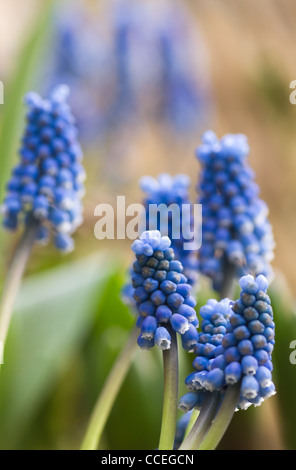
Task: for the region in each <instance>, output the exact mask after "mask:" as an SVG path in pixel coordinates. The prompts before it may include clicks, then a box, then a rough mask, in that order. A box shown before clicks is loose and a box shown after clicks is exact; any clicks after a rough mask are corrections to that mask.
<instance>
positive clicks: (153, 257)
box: [132, 230, 198, 351]
mask: <svg viewBox="0 0 296 470" xmlns="http://www.w3.org/2000/svg"><path fill="white" fill-rule="evenodd" d="M170 245H171V241H170V239H169V238H168V237H162V236H161V234H160V232H159V231H157V230H151V231H145V232H143V233H142V235H141V237H140V239H139V240H135V241H134V242H133V244H132V250H133V251H134V253H135V254H136V258H137V259H136V261H135V262H134V264H133V271H134V273H133V275H132V283H133V287H134V289H135V290H134V298H135V300H136V306H137V310H138V313H139V316H138V320H137V326H138V327H139V328H140V329H141V333H140V335H139V338H138V344H139V346H140V348H141V349H150V348H152V347H153V346H154V345H155V344H156V345H157V346H158V347H159V348H160V349H162V350H165V349H169V348H170V345H171V335H170V332H169V329H168V328H167V326H168V325H170V327H171V328H172V329H173V330H174V331H175V332H177V333H179V334H180V335H181V338H182V345H183V348H184V349H186V350H187V351H192V350H193V348H194V345H195V344H196V343H197V340H198V333H197V330H196V327H197V326H198V320H197V316H196V312H195V310H194V307H195V305H196V302H195V299H194V298H193V297H192V296H191V285H190V284H188V282H187V278H186V277H185V276H184V274H182V271H183V266H182V264H181V262H180V261H177V260H175V259H174V250H173V249H172V248H171V247H170Z"/></svg>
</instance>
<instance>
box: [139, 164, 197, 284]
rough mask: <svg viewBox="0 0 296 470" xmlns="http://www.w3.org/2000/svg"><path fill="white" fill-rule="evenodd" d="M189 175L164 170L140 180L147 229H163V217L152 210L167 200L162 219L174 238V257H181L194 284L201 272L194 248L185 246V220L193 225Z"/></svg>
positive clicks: (185, 270)
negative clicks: (155, 176)
mask: <svg viewBox="0 0 296 470" xmlns="http://www.w3.org/2000/svg"><path fill="white" fill-rule="evenodd" d="M189 186H190V178H189V177H188V176H187V175H183V174H179V175H176V176H174V177H173V176H171V175H169V174H167V173H162V174H160V175H158V176H157V178H152V177H151V176H144V177H143V178H141V180H140V187H141V189H142V191H143V192H144V194H145V199H144V204H145V209H146V222H147V223H146V228H147V230H148V229H149V230H151V229H152V230H160V232H161V233H162V234H164V233H165V232H164V230H162V228H161V218H160V217H159V215H158V216H157V214H156V213H153V211H149V207H152V205H157V206H160V205H161V204H164V205H165V206H166V207H167V208H170V210H169V211H168V213H167V217H166V218H165V220H164V221H163V222H164V223H165V227H164V229H165V230H166V231H167V233H166V235H167V236H168V237H169V238H170V240H171V247H172V248H173V250H174V253H175V258H176V259H178V260H179V261H181V263H182V265H183V267H184V275H185V276H186V277H187V279H188V282H189V283H190V284H192V285H193V284H194V283H195V282H196V280H197V276H198V260H197V253H196V251H195V250H186V249H184V242H185V243H186V242H188V235H187V234H185V235H186V237H187V239H185V237H184V233H183V224H186V225H187V226H188V227H190V228H192V225H193V224H192V217H193V215H192V204H191V203H190V199H189Z"/></svg>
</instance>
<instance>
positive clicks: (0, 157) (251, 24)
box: [0, 0, 296, 449]
mask: <svg viewBox="0 0 296 470" xmlns="http://www.w3.org/2000/svg"><path fill="white" fill-rule="evenodd" d="M148 4H149V5H148ZM295 15H296V4H295V2H294V1H293V0H261V1H260V2H256V1H255V0H241V1H240V2H237V1H236V0H224V1H221V0H196V1H195V2H190V1H186V0H183V1H180V2H177V1H170V2H166V1H165V0H153V1H152V0H151V1H149V2H148V1H132V0H130V1H123V0H122V1H119V0H118V1H116V2H115V1H109V0H108V1H107V0H101V1H98V0H97V1H95V0H93V1H91V0H89V1H86V0H85V1H82V0H81V1H79V0H71V1H67V0H61V1H58V2H54V1H46V2H40V1H38V0H27V1H26V2H19V1H17V0H9V1H8V0H3V2H2V4H1V15H0V47H1V62H0V79H1V81H2V82H3V83H4V87H5V103H4V105H1V106H0V195H1V199H2V197H3V192H4V188H5V183H6V181H7V178H8V176H9V173H10V169H11V167H12V165H13V164H14V162H15V161H16V158H17V149H18V145H19V139H20V136H21V131H22V127H23V123H24V121H23V119H24V108H23V104H22V101H21V98H22V96H23V95H24V94H25V93H26V91H28V90H31V89H35V90H36V91H39V92H41V93H42V94H44V95H46V93H48V91H49V90H50V88H51V87H52V86H54V85H55V84H56V83H59V82H62V83H68V84H69V85H70V87H71V104H72V106H73V109H74V113H75V115H76V118H77V122H78V126H79V129H80V136H81V144H82V147H83V149H84V153H85V167H86V170H87V173H88V180H87V184H86V190H87V191H86V197H85V200H84V203H85V213H84V217H85V221H84V224H83V225H82V226H81V227H80V229H79V230H78V232H77V234H76V235H75V242H76V249H75V251H74V252H73V253H72V254H70V255H67V256H66V257H63V256H61V255H59V254H58V253H57V252H56V251H55V250H54V248H52V247H51V246H49V247H46V248H38V247H37V248H36V249H35V250H34V253H33V256H32V258H31V260H30V264H29V266H28V269H27V274H26V278H25V280H24V283H23V287H22V290H21V292H20V295H19V298H18V302H17V306H16V309H15V310H16V311H15V316H14V320H13V324H12V326H11V329H10V333H9V338H8V343H7V349H6V353H5V367H3V368H2V370H1V377H0V411H1V422H0V436H1V442H0V446H1V448H3V449H76V448H79V444H80V442H81V439H82V436H83V433H84V430H85V427H86V424H87V420H88V417H89V414H90V412H91V409H92V406H93V404H94V402H95V399H96V396H97V394H98V391H99V390H100V388H101V387H102V384H103V382H104V379H105V377H106V375H107V373H108V370H110V367H111V366H112V363H113V361H114V359H115V357H116V355H117V354H118V352H119V351H120V349H121V347H122V346H123V344H124V342H125V339H126V336H127V334H128V331H129V329H130V328H131V326H132V324H133V316H132V314H131V312H130V311H129V309H128V308H127V307H126V306H125V305H124V304H123V303H122V301H121V296H120V291H121V288H122V285H123V283H124V280H125V273H126V269H127V268H128V266H129V263H130V261H131V259H132V257H131V253H130V248H129V244H130V243H129V241H125V240H111V241H98V240H96V239H95V237H94V233H93V229H94V225H95V222H96V218H95V217H94V208H95V206H96V205H97V204H99V203H100V202H104V203H110V204H115V202H116V196H117V195H126V197H127V202H128V203H129V202H139V201H141V198H142V194H141V192H140V190H139V188H138V179H139V178H140V177H141V176H143V175H145V174H149V175H152V176H156V175H157V174H158V173H161V172H168V173H171V174H172V175H175V174H177V173H180V172H181V173H187V174H189V175H190V177H191V178H192V192H191V194H192V200H194V198H195V197H196V195H195V192H194V186H195V184H196V181H197V178H198V171H199V168H198V163H197V161H196V159H195V156H194V151H195V148H196V147H197V146H198V145H199V144H200V139H201V135H202V133H203V131H205V130H206V129H208V128H212V129H213V130H214V131H215V132H216V133H217V134H218V135H219V136H222V135H223V134H224V133H228V132H230V133H236V132H239V133H245V134H246V135H247V136H248V138H249V144H250V147H251V153H250V163H251V165H252V167H253V168H254V170H255V171H256V174H257V182H258V184H259V185H260V187H261V197H262V199H264V200H265V201H266V202H267V204H268V206H269V208H270V220H271V222H272V224H273V227H274V236H275V240H276V244H277V246H276V256H275V260H274V263H273V266H274V269H275V272H276V278H275V281H274V282H273V285H272V286H271V289H270V294H271V297H272V300H273V303H274V309H275V315H276V322H277V323H276V339H277V342H276V348H275V352H274V363H275V384H276V386H277V390H278V393H277V395H276V396H275V397H272V398H271V399H270V400H268V401H267V402H266V403H264V404H263V406H261V407H260V408H256V409H249V410H248V411H246V412H239V413H237V414H236V415H235V418H234V419H233V422H232V424H231V426H230V428H229V430H228V432H227V434H226V436H225V437H224V439H223V442H222V443H221V445H220V447H221V448H224V449H295V448H296V435H295V430H294V429H293V428H294V423H295V420H296V405H295V399H294V390H295V388H296V365H294V366H293V365H291V364H290V362H289V355H290V353H291V350H290V349H289V345H290V343H291V341H292V340H294V339H296V316H295V308H294V298H295V295H296V287H295V285H296V271H295V247H294V244H295V238H296V217H295V210H296V189H295V184H296V177H295V175H296V159H295V154H296V141H295V138H294V135H295V132H294V127H295V119H296V106H293V105H292V104H291V103H290V101H289V95H290V93H291V91H292V90H290V89H289V85H290V82H291V81H292V80H295V79H296V71H295V65H294V62H295V61H294V60H293V58H294V45H295V41H296V31H295V27H294V20H293V18H295ZM18 238H19V234H16V235H7V234H6V233H3V231H1V234H0V242H1V266H0V274H1V282H3V279H4V276H5V272H6V270H7V266H8V264H9V260H10V259H11V256H12V254H13V251H14V249H15V246H16V244H17V241H18ZM210 295H212V293H211V292H210V291H209V289H208V287H207V286H205V287H203V288H202V289H200V291H199V292H198V304H199V305H202V304H203V303H204V302H205V301H206V300H207V299H208V298H209V296H210ZM187 356H188V355H183V354H182V353H181V365H182V368H181V370H182V374H181V379H182V380H181V383H180V394H182V392H183V391H184V385H183V378H184V377H185V376H186V373H187V372H188V371H189V370H190V361H191V358H188V357H187ZM161 406H162V367H161V355H160V354H159V353H158V352H157V351H155V352H153V353H145V352H143V353H142V352H139V354H138V356H137V358H136V360H135V362H134V364H133V366H132V368H131V371H130V373H129V374H128V377H127V380H126V381H125V383H124V386H123V388H122V391H121V393H120V396H119V398H118V400H117V402H116V404H115V407H114V410H113V411H112V414H111V416H110V420H109V421H108V425H107V428H106V432H105V434H104V438H103V442H102V445H101V447H102V448H104V449H138V448H139V449H151V448H155V447H156V446H157V440H158V434H159V425H160V416H161ZM139 429H140V430H141V432H139Z"/></svg>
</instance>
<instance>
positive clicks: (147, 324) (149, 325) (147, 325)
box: [141, 316, 157, 340]
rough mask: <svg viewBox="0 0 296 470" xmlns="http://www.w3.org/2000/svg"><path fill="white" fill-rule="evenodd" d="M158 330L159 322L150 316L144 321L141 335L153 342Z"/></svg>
mask: <svg viewBox="0 0 296 470" xmlns="http://www.w3.org/2000/svg"><path fill="white" fill-rule="evenodd" d="M156 328H157V320H156V318H155V317H153V316H148V317H146V318H145V319H144V321H143V323H142V325H141V335H142V337H143V338H145V339H148V340H152V339H153V338H154V336H155V332H156Z"/></svg>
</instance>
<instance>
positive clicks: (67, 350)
mask: <svg viewBox="0 0 296 470" xmlns="http://www.w3.org/2000/svg"><path fill="white" fill-rule="evenodd" d="M109 258H110V257H108V260H107V259H106V257H105V256H103V255H92V256H91V257H88V258H86V259H82V260H79V261H75V262H71V263H67V264H65V265H62V266H60V267H58V268H53V269H51V270H48V271H45V272H44V273H39V274H37V275H34V276H31V277H30V278H28V279H27V280H25V282H24V284H23V288H22V289H21V292H20V295H19V298H18V302H17V306H16V311H15V315H14V317H13V322H12V325H11V329H10V332H9V335H8V339H7V347H6V351H5V357H4V362H5V363H4V365H3V366H2V369H1V378H0V388H1V415H2V416H1V434H2V439H1V441H2V444H1V445H2V446H3V445H4V446H5V442H9V445H11V444H12V443H13V441H14V440H15V439H17V438H18V435H21V433H22V432H23V431H24V430H25V427H26V426H27V423H28V422H29V420H30V418H32V416H33V415H34V413H36V412H37V411H38V409H39V408H40V405H41V404H42V403H43V402H44V400H45V399H46V398H47V397H48V396H49V394H50V393H51V392H52V390H53V388H54V386H55V384H56V381H57V380H58V379H59V377H60V376H61V373H63V372H64V371H65V369H66V367H67V366H68V364H69V361H70V359H71V358H72V357H73V354H74V353H75V352H76V351H77V350H78V349H79V348H80V347H81V345H82V343H83V340H84V339H85V338H86V337H87V335H88V334H89V332H90V331H91V329H92V328H93V325H94V322H95V318H96V313H97V306H98V303H99V301H100V297H101V295H102V294H103V292H104V289H105V286H106V282H107V281H108V278H109V276H110V275H111V274H112V273H113V270H114V265H112V263H110V259H109Z"/></svg>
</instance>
